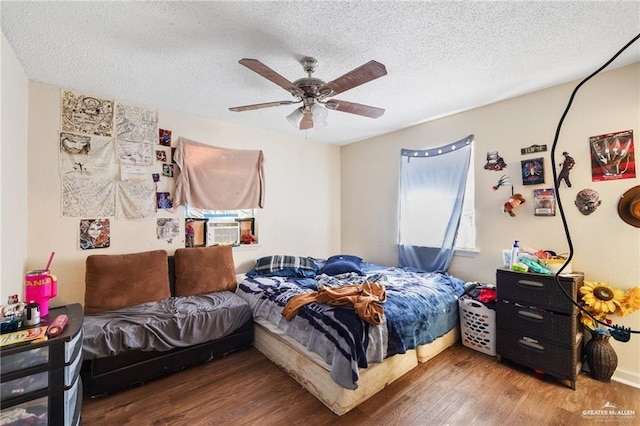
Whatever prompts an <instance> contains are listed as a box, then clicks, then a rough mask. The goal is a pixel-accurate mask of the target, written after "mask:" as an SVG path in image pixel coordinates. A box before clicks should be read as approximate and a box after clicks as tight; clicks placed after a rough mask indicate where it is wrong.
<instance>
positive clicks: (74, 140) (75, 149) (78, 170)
mask: <svg viewBox="0 0 640 426" xmlns="http://www.w3.org/2000/svg"><path fill="white" fill-rule="evenodd" d="M59 141H60V153H59V155H58V168H59V171H60V174H61V175H65V174H70V173H75V174H82V175H86V176H103V177H114V175H115V170H116V169H115V167H114V151H113V139H111V138H103V137H98V136H88V135H74V134H73V133H67V132H60V139H59Z"/></svg>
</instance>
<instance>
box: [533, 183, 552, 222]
mask: <svg viewBox="0 0 640 426" xmlns="http://www.w3.org/2000/svg"><path fill="white" fill-rule="evenodd" d="M533 203H534V204H533V209H534V214H535V215H536V216H555V215H556V190H555V188H546V189H534V190H533Z"/></svg>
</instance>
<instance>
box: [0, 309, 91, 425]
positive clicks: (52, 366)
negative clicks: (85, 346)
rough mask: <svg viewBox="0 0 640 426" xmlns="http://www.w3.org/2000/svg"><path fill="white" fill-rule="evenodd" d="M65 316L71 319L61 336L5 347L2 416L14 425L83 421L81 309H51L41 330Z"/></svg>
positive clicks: (0, 385) (0, 351)
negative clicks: (81, 411)
mask: <svg viewBox="0 0 640 426" xmlns="http://www.w3.org/2000/svg"><path fill="white" fill-rule="evenodd" d="M62 314H64V315H67V317H68V323H67V326H66V327H65V329H64V331H63V332H62V333H61V334H60V335H59V336H57V337H55V338H52V339H49V340H47V341H44V342H40V343H35V344H34V343H29V342H27V343H15V344H11V345H7V346H3V347H2V348H1V349H0V355H1V357H0V360H1V362H0V367H1V373H0V374H1V381H0V395H1V401H2V404H1V406H2V414H3V417H6V418H7V419H8V418H10V419H11V420H12V421H11V424H15V425H22V424H24V425H33V424H47V425H50V426H58V425H64V426H67V425H79V424H80V423H81V420H80V410H81V408H82V381H81V379H80V368H81V366H82V322H83V320H84V315H83V310H82V305H80V304H73V305H68V306H63V307H59V308H52V309H50V310H49V314H48V315H47V316H46V317H44V318H43V319H42V321H41V322H40V324H38V326H37V327H44V326H47V325H48V324H49V323H50V322H51V321H53V320H54V319H55V318H56V317H57V316H58V315H62ZM24 330H28V328H25V329H24Z"/></svg>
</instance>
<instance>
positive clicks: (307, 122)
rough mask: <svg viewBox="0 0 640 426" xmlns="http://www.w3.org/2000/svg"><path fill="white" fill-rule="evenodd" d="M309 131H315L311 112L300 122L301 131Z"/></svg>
mask: <svg viewBox="0 0 640 426" xmlns="http://www.w3.org/2000/svg"><path fill="white" fill-rule="evenodd" d="M308 129H313V115H312V114H311V113H310V112H307V113H305V114H304V116H303V117H302V120H301V121H300V130H308Z"/></svg>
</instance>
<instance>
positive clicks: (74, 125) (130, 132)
mask: <svg viewBox="0 0 640 426" xmlns="http://www.w3.org/2000/svg"><path fill="white" fill-rule="evenodd" d="M60 113H61V120H60V123H61V129H60V131H59V132H58V136H57V139H58V145H59V156H58V170H59V174H60V179H61V187H62V203H61V206H62V215H63V216H67V217H79V218H81V219H80V222H79V226H78V229H77V232H78V244H79V247H80V249H82V250H87V249H94V248H107V247H109V246H110V243H111V232H110V231H111V224H110V220H109V218H113V217H115V218H117V219H125V220H135V219H148V218H153V217H154V216H155V214H156V212H157V211H158V210H159V209H170V208H171V207H172V205H173V203H172V197H171V193H172V191H173V188H174V183H173V164H172V158H171V157H170V154H172V153H173V151H172V148H171V142H172V138H171V130H166V129H159V128H158V111H157V110H156V109H151V108H146V107H141V106H137V105H130V104H125V103H121V102H116V101H114V100H111V99H102V98H99V97H93V96H88V95H85V94H81V93H77V92H74V91H71V90H65V89H62V90H61V109H60ZM154 146H157V147H158V148H157V149H155V148H154ZM154 160H155V161H154ZM96 218H97V219H96ZM167 223H168V220H164V221H163V223H162V224H161V223H160V222H158V223H157V227H161V228H162V229H169V228H170V227H169V226H167ZM174 228H175V227H173V228H172V229H174ZM157 234H158V238H161V235H162V239H164V240H167V241H169V242H170V241H171V240H172V239H173V238H175V236H173V237H171V238H169V237H168V236H170V235H172V234H171V232H169V231H167V230H165V231H164V232H162V233H161V232H159V231H158V232H157Z"/></svg>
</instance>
